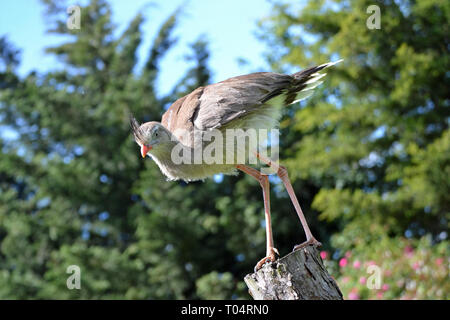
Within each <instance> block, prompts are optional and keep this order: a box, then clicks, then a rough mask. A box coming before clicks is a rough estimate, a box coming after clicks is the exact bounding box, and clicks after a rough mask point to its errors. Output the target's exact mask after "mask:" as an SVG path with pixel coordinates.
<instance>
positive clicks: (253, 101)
mask: <svg viewBox="0 0 450 320" xmlns="http://www.w3.org/2000/svg"><path fill="white" fill-rule="evenodd" d="M336 63H337V62H336ZM333 64H335V63H325V64H323V65H320V66H316V67H311V68H308V69H305V70H303V71H300V72H297V73H294V74H292V75H285V74H279V73H272V72H257V73H251V74H248V75H243V76H238V77H233V78H230V79H227V80H224V81H222V82H218V83H215V84H211V85H208V86H206V87H200V88H197V89H196V90H194V91H193V92H191V93H190V94H188V95H186V96H184V97H182V98H180V99H178V100H177V101H175V103H174V104H172V106H171V107H170V108H169V109H168V110H167V111H166V112H165V113H164V115H163V118H162V121H161V122H162V124H163V125H164V126H165V127H166V128H167V129H169V130H170V131H171V132H175V131H176V130H180V129H181V132H184V134H183V135H177V138H178V139H180V141H181V142H183V143H184V144H186V145H193V142H192V135H190V134H189V135H186V131H187V132H189V133H192V132H193V131H194V129H198V130H201V131H206V130H209V129H216V128H220V127H222V126H224V125H226V124H228V123H229V122H230V121H232V120H234V119H237V118H240V117H243V116H245V115H247V114H249V113H251V112H253V111H256V110H257V109H258V108H259V107H261V106H262V105H263V104H265V103H266V102H268V101H269V100H271V99H273V98H275V97H277V96H280V95H282V97H283V99H282V104H284V105H288V104H291V103H294V102H296V101H298V100H301V99H304V98H305V97H307V96H309V94H310V93H312V90H310V89H313V88H315V87H316V86H317V85H318V84H320V83H321V82H319V81H318V80H319V79H320V78H321V77H322V76H324V74H319V73H318V71H320V70H322V69H324V68H326V67H329V66H331V65H333ZM307 91H308V92H307Z"/></svg>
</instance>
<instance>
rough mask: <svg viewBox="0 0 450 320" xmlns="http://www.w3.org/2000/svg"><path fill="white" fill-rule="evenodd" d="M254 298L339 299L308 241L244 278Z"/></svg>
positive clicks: (339, 294) (330, 279) (320, 261)
mask: <svg viewBox="0 0 450 320" xmlns="http://www.w3.org/2000/svg"><path fill="white" fill-rule="evenodd" d="M244 281H245V283H246V284H247V287H248V288H249V292H250V294H251V296H252V297H253V299H255V300H342V299H343V298H342V293H341V290H339V287H338V286H337V284H336V281H334V279H333V278H332V277H331V276H330V275H329V273H328V271H327V270H326V268H325V266H324V265H323V262H322V258H321V257H320V254H319V251H318V250H317V248H316V247H315V246H312V245H309V246H306V247H304V248H301V249H299V250H297V251H294V252H291V253H290V254H288V255H286V256H284V257H282V258H280V259H278V260H276V261H275V262H272V263H266V264H265V265H264V266H263V267H262V268H261V269H260V270H258V271H257V272H255V273H252V274H248V275H246V276H245V279H244Z"/></svg>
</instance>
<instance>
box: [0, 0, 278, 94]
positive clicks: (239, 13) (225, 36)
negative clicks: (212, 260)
mask: <svg viewBox="0 0 450 320" xmlns="http://www.w3.org/2000/svg"><path fill="white" fill-rule="evenodd" d="M70 3H71V4H76V3H77V1H71V2H70ZM109 3H110V4H111V6H112V9H113V21H114V22H115V24H116V25H117V30H118V32H121V31H122V30H124V28H126V26H127V25H128V23H129V22H130V20H131V19H132V18H133V17H134V16H135V15H136V13H137V12H143V13H144V16H145V17H146V19H147V20H146V22H145V24H144V25H143V28H142V30H143V31H144V41H143V43H142V44H141V46H140V48H139V57H140V62H141V63H143V61H144V59H145V57H146V56H147V52H148V49H149V46H150V44H151V42H152V40H153V39H154V36H155V34H156V31H157V30H158V28H159V26H161V24H162V23H163V21H164V20H165V19H166V18H167V17H168V16H169V15H170V14H171V13H172V12H173V11H174V10H175V9H176V8H177V7H178V6H180V5H181V4H185V11H184V14H183V15H182V16H181V19H180V22H179V24H178V26H177V28H176V31H175V35H176V36H177V37H178V38H179V41H178V43H177V45H176V47H175V48H173V49H172V50H171V51H170V52H169V54H168V55H167V56H166V58H165V59H164V61H163V62H162V64H161V67H162V72H161V75H160V78H159V79H158V89H159V92H160V93H167V92H168V91H169V90H170V88H171V87H172V86H173V85H174V84H175V83H176V82H177V80H178V79H179V78H180V77H181V76H182V75H183V74H184V71H185V70H186V69H187V67H188V66H189V65H188V64H187V63H186V62H185V61H184V59H183V57H184V55H185V54H186V53H188V52H189V51H188V44H189V43H192V42H193V41H195V40H196V39H197V38H198V37H199V36H201V35H205V36H206V37H207V39H208V40H209V42H210V50H211V54H212V55H211V59H210V67H211V69H212V71H213V80H214V82H215V81H220V80H223V79H226V78H228V77H231V76H235V75H239V74H245V73H249V72H253V71H262V70H265V71H268V66H267V64H266V63H265V61H264V59H263V56H262V53H263V52H264V51H265V50H267V47H265V45H264V44H263V43H261V42H259V41H258V39H257V38H256V36H255V31H256V30H257V27H256V22H257V20H258V19H260V18H263V17H265V16H267V15H269V14H270V8H271V6H270V3H268V2H267V1H264V0H245V1H244V0H226V1H222V0H221V1H219V0H210V1H204V0H190V1H189V0H188V1H186V0H171V1H167V0H166V1H153V2H151V1H148V0H133V1H131V0H128V1H125V0H110V1H109ZM150 3H152V5H149V4H150ZM43 12H44V7H43V5H42V4H41V3H40V1H38V0H14V1H0V35H4V34H7V35H8V38H9V40H10V41H12V43H13V44H14V45H15V46H16V47H18V48H20V49H21V50H22V55H21V57H22V59H21V65H20V67H19V72H20V74H22V75H25V74H27V73H28V72H30V71H31V70H37V71H39V72H45V71H47V70H51V69H54V68H58V63H57V61H56V60H55V59H54V58H53V57H52V56H50V55H46V54H45V53H44V49H45V48H46V47H48V46H52V45H55V44H58V43H60V42H61V41H62V39H61V38H60V37H58V36H55V35H50V34H47V33H46V28H47V26H46V24H45V19H44V16H43ZM82 24H83V21H81V27H82ZM238 58H244V59H245V60H247V61H248V62H249V64H248V65H245V66H242V65H239V64H238V62H237V59H238Z"/></svg>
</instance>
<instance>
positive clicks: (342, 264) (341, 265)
mask: <svg viewBox="0 0 450 320" xmlns="http://www.w3.org/2000/svg"><path fill="white" fill-rule="evenodd" d="M347 262H348V261H347V259H346V258H342V259H341V260H339V266H340V267H341V268H343V267H345V266H346V265H347Z"/></svg>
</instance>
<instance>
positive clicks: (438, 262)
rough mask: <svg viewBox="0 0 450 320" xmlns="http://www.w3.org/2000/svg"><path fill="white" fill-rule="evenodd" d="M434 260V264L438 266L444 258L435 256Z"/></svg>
mask: <svg viewBox="0 0 450 320" xmlns="http://www.w3.org/2000/svg"><path fill="white" fill-rule="evenodd" d="M435 262H436V265H438V266H440V265H441V264H442V263H443V262H444V258H437V259H436V261H435Z"/></svg>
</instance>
